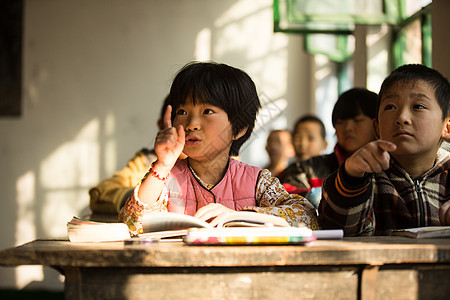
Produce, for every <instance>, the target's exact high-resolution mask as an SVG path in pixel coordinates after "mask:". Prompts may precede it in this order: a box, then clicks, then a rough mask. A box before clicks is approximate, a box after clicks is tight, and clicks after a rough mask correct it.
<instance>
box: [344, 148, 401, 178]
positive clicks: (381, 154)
mask: <svg viewBox="0 0 450 300" xmlns="http://www.w3.org/2000/svg"><path fill="white" fill-rule="evenodd" d="M395 149H397V146H396V145H395V144H393V143H391V142H388V141H384V140H377V141H373V142H370V143H368V144H366V145H365V146H363V147H361V148H359V149H358V150H357V151H356V152H355V153H353V155H352V156H350V157H349V158H348V159H347V160H346V161H345V166H344V167H345V171H346V172H347V174H348V175H350V176H353V177H363V176H364V174H365V173H378V172H381V171H382V170H386V169H388V168H389V162H390V155H389V152H392V151H395Z"/></svg>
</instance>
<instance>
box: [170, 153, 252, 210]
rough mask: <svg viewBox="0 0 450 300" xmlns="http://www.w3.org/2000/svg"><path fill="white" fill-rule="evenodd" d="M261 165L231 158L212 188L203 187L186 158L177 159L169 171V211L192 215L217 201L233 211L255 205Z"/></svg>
mask: <svg viewBox="0 0 450 300" xmlns="http://www.w3.org/2000/svg"><path fill="white" fill-rule="evenodd" d="M260 171H261V169H260V168H257V167H252V166H249V165H247V164H245V163H242V162H239V161H237V160H234V159H230V160H229V163H228V170H227V172H226V173H225V176H224V177H223V178H222V180H221V181H220V182H219V183H218V184H217V185H216V186H214V187H213V188H212V189H211V190H207V189H206V188H204V187H203V186H202V185H201V184H200V183H199V182H198V181H197V179H196V178H195V177H194V175H193V174H192V173H191V170H190V169H189V167H188V164H187V159H184V160H179V161H178V162H177V163H176V164H175V166H174V167H173V168H172V171H171V172H170V176H169V179H168V181H167V185H168V186H167V187H168V189H169V203H168V210H169V212H176V213H180V214H185V215H191V216H193V215H194V214H195V212H196V211H197V210H198V209H199V208H201V207H203V206H205V205H208V204H210V203H220V204H222V205H224V206H226V207H228V208H231V209H234V210H241V209H242V208H244V207H245V206H249V205H255V193H256V182H257V180H258V175H259V172H260Z"/></svg>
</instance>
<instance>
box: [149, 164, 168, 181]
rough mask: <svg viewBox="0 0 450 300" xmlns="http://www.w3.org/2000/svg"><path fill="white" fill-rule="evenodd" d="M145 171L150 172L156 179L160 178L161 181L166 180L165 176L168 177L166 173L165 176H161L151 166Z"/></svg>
mask: <svg viewBox="0 0 450 300" xmlns="http://www.w3.org/2000/svg"><path fill="white" fill-rule="evenodd" d="M147 173H149V174H151V175H152V176H153V177H155V178H156V179H158V180H161V181H166V180H167V178H168V177H169V175H167V176H166V177H162V176H161V175H160V174H159V173H158V172H156V171H155V170H154V169H153V167H151V168H150V169H149V170H148V172H147Z"/></svg>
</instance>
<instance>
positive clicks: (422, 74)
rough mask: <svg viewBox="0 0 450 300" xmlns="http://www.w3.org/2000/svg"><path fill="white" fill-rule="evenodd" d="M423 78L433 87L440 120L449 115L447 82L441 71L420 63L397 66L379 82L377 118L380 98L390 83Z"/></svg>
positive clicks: (405, 82)
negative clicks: (439, 109) (440, 114)
mask: <svg viewBox="0 0 450 300" xmlns="http://www.w3.org/2000/svg"><path fill="white" fill-rule="evenodd" d="M418 80H423V81H425V82H426V83H427V84H429V85H430V86H431V87H432V88H433V89H434V96H435V97H436V99H437V102H438V104H439V106H440V107H441V110H442V120H444V119H445V118H446V117H448V116H449V115H450V104H449V97H450V96H449V90H450V88H449V83H448V80H447V78H445V77H444V76H443V75H442V74H441V73H439V72H438V71H436V70H435V69H432V68H429V67H427V66H424V65H421V64H407V65H403V66H400V67H398V68H397V69H395V70H394V71H392V73H391V74H390V75H389V76H388V77H386V78H385V79H384V81H383V83H382V84H381V88H380V92H379V93H378V100H377V118H378V109H379V107H380V103H381V99H382V98H383V95H384V94H385V93H386V91H387V89H389V88H390V87H391V86H392V85H394V84H395V83H397V82H399V83H402V84H407V83H410V82H416V81H418Z"/></svg>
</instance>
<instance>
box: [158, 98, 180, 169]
mask: <svg viewBox="0 0 450 300" xmlns="http://www.w3.org/2000/svg"><path fill="white" fill-rule="evenodd" d="M171 114H172V106H170V105H168V106H167V108H166V112H165V113H164V118H163V124H164V128H163V129H161V130H160V131H159V132H158V135H157V136H156V139H155V153H156V156H157V157H158V159H157V163H158V164H160V165H161V166H164V167H169V168H172V167H173V165H174V164H175V162H176V161H177V159H178V157H179V156H180V154H181V152H182V151H183V148H184V143H185V134H184V129H183V126H181V125H180V126H178V128H174V127H172V121H171V119H170V117H171Z"/></svg>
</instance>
